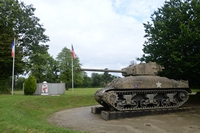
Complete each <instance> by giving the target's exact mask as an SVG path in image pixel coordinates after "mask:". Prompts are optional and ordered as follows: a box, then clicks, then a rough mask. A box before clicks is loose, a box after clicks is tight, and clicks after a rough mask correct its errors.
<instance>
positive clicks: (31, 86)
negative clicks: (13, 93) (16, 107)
mask: <svg viewBox="0 0 200 133" xmlns="http://www.w3.org/2000/svg"><path fill="white" fill-rule="evenodd" d="M36 88H37V83H36V78H35V77H34V76H32V75H31V76H29V77H28V79H26V80H25V82H24V94H25V95H33V93H34V92H35V90H36Z"/></svg>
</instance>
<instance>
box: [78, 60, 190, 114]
mask: <svg viewBox="0 0 200 133" xmlns="http://www.w3.org/2000/svg"><path fill="white" fill-rule="evenodd" d="M162 69H164V68H163V67H162V66H160V65H159V64H157V63H156V62H149V63H140V64H137V65H130V66H129V67H126V68H123V69H121V70H108V69H84V68H80V70H82V71H99V72H118V73H122V75H123V76H124V77H123V78H116V79H114V80H113V81H112V82H111V83H109V84H108V85H107V86H106V87H105V88H103V89H99V90H97V92H96V93H95V94H94V98H95V100H96V101H97V102H98V103H99V104H101V105H102V106H104V107H105V108H109V109H111V110H119V111H124V110H146V109H159V108H177V107H180V106H181V105H183V104H184V103H185V102H186V101H187V100H188V98H189V95H188V93H191V90H190V88H189V86H188V82H187V81H177V80H173V79H168V78H166V77H160V76H157V74H158V73H159V72H161V71H162Z"/></svg>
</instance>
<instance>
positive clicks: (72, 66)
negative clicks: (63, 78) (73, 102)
mask: <svg viewBox="0 0 200 133" xmlns="http://www.w3.org/2000/svg"><path fill="white" fill-rule="evenodd" d="M73 67H74V62H73V57H72V94H74V70H73Z"/></svg>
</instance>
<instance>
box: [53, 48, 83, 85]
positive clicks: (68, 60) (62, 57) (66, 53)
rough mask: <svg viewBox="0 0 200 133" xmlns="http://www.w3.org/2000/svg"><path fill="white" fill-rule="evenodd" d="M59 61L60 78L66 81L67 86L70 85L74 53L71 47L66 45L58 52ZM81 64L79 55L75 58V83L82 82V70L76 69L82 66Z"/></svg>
mask: <svg viewBox="0 0 200 133" xmlns="http://www.w3.org/2000/svg"><path fill="white" fill-rule="evenodd" d="M56 60H57V62H58V70H59V73H60V74H59V80H60V81H62V82H64V83H66V87H67V88H68V87H70V86H71V83H72V54H71V51H70V49H68V48H66V47H64V48H63V49H62V51H61V52H60V53H59V54H58V56H57V58H56ZM80 66H81V64H80V62H79V58H78V56H76V58H75V59H73V67H74V71H73V74H74V84H81V83H82V80H83V79H82V77H81V72H80V71H76V70H75V68H80Z"/></svg>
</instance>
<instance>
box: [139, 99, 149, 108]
mask: <svg viewBox="0 0 200 133" xmlns="http://www.w3.org/2000/svg"><path fill="white" fill-rule="evenodd" d="M147 104H148V103H147V102H146V100H145V99H142V100H141V101H140V107H141V108H143V107H146V106H147Z"/></svg>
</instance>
